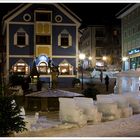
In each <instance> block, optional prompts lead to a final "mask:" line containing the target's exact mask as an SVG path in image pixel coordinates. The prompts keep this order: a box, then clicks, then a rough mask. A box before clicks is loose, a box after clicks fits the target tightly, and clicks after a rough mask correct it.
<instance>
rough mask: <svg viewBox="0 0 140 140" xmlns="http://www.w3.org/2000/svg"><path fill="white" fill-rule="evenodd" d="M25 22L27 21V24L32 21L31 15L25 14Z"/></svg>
mask: <svg viewBox="0 0 140 140" xmlns="http://www.w3.org/2000/svg"><path fill="white" fill-rule="evenodd" d="M23 20H24V21H26V22H28V21H30V20H31V15H30V14H28V13H26V14H24V15H23Z"/></svg>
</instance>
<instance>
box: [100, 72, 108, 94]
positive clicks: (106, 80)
mask: <svg viewBox="0 0 140 140" xmlns="http://www.w3.org/2000/svg"><path fill="white" fill-rule="evenodd" d="M100 80H101V83H102V82H103V71H102V70H101V73H100ZM104 80H105V85H106V91H108V87H109V76H108V75H106V77H105V79H104Z"/></svg>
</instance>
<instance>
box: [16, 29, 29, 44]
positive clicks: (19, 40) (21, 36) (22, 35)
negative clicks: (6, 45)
mask: <svg viewBox="0 0 140 140" xmlns="http://www.w3.org/2000/svg"><path fill="white" fill-rule="evenodd" d="M14 45H15V46H17V47H26V46H28V45H29V36H28V34H27V33H26V32H25V31H24V30H23V29H19V30H18V31H17V32H16V33H15V34H14Z"/></svg>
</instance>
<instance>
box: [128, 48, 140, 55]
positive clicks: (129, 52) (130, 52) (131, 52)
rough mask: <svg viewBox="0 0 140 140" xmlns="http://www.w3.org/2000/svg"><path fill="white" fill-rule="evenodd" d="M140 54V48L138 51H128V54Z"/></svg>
mask: <svg viewBox="0 0 140 140" xmlns="http://www.w3.org/2000/svg"><path fill="white" fill-rule="evenodd" d="M139 52H140V48H136V49H132V50H130V51H128V54H135V53H139Z"/></svg>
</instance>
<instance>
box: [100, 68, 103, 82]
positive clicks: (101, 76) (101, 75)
mask: <svg viewBox="0 0 140 140" xmlns="http://www.w3.org/2000/svg"><path fill="white" fill-rule="evenodd" d="M100 80H101V83H102V81H103V71H102V70H101V72H100Z"/></svg>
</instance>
